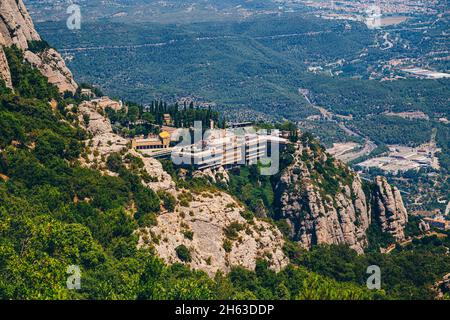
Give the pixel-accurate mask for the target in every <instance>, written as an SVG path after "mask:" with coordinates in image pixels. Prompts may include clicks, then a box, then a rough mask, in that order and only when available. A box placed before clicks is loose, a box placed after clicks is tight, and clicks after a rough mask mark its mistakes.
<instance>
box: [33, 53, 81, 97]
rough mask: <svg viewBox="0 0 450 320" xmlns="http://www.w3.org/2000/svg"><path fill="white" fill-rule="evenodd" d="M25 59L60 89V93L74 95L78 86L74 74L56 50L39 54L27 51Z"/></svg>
mask: <svg viewBox="0 0 450 320" xmlns="http://www.w3.org/2000/svg"><path fill="white" fill-rule="evenodd" d="M25 59H27V61H28V62H30V63H31V64H32V65H33V66H34V67H36V68H37V69H39V71H41V73H42V74H43V75H44V76H45V77H46V78H47V79H48V82H50V83H52V84H54V85H55V86H57V87H58V90H59V92H60V93H64V92H66V91H69V92H72V93H74V92H75V91H76V90H77V88H78V85H77V84H76V82H75V81H74V80H73V76H72V73H71V72H70V70H69V69H68V68H67V66H66V63H65V62H64V60H63V58H62V57H61V55H60V54H59V52H57V51H56V50H55V49H52V48H50V49H46V50H44V51H42V52H39V53H38V54H34V53H33V52H31V51H25Z"/></svg>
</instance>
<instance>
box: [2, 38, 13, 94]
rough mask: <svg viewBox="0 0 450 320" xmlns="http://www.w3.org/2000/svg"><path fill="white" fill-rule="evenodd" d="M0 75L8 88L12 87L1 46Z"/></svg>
mask: <svg viewBox="0 0 450 320" xmlns="http://www.w3.org/2000/svg"><path fill="white" fill-rule="evenodd" d="M0 77H1V78H2V79H3V80H4V81H5V83H6V86H7V87H8V88H12V81H11V72H10V71H9V65H8V61H7V60H6V56H5V52H4V51H3V48H2V47H0Z"/></svg>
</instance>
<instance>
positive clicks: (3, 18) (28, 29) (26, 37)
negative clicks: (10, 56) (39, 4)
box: [0, 0, 41, 50]
mask: <svg viewBox="0 0 450 320" xmlns="http://www.w3.org/2000/svg"><path fill="white" fill-rule="evenodd" d="M0 34H1V35H0V44H1V45H6V46H8V47H9V46H12V45H16V46H17V47H18V48H19V49H22V50H27V49H28V41H32V40H35V41H40V40H41V37H40V36H39V34H38V33H37V32H36V30H35V29H34V24H33V21H32V20H31V17H30V15H29V14H28V11H27V9H26V8H25V5H24V4H23V1H22V0H2V1H0Z"/></svg>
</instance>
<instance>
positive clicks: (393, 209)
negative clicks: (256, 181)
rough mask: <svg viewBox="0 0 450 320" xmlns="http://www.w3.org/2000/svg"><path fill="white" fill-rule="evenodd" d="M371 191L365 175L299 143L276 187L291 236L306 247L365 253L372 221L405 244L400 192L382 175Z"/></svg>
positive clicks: (283, 216) (403, 213)
mask: <svg viewBox="0 0 450 320" xmlns="http://www.w3.org/2000/svg"><path fill="white" fill-rule="evenodd" d="M368 189H369V188H367V190H366V192H364V187H363V183H362V181H361V179H360V177H359V176H358V175H357V174H356V173H354V172H352V171H350V170H349V169H348V167H346V166H345V165H344V164H343V163H341V162H340V161H337V160H334V159H332V158H330V157H329V156H328V155H327V154H326V152H324V150H323V149H322V148H321V147H320V146H318V145H312V144H308V143H303V144H302V143H298V144H296V145H295V152H294V153H293V161H292V162H291V164H290V165H289V166H288V167H287V168H286V169H285V170H284V171H283V173H282V175H281V177H280V181H279V183H278V185H277V187H276V192H277V196H278V197H279V199H280V200H279V204H278V206H279V214H280V218H282V219H286V221H287V222H288V224H289V225H290V227H291V234H290V236H291V238H292V239H293V240H294V241H298V242H299V244H300V245H301V246H303V247H305V248H307V249H309V248H311V247H312V246H313V245H316V244H345V245H348V246H349V247H351V248H352V249H354V250H355V251H357V252H358V253H360V254H361V253H363V252H364V249H365V247H366V246H367V245H368V239H367V230H368V228H369V226H370V225H371V223H372V220H373V219H377V222H378V223H379V225H380V226H381V231H382V232H385V233H389V234H391V235H392V236H393V237H394V239H395V240H396V241H401V240H403V239H404V237H405V235H404V228H405V226H406V223H407V222H408V213H407V211H406V209H405V207H404V205H403V200H402V197H401V195H400V192H399V191H398V189H397V188H395V187H391V186H390V185H389V183H388V182H387V181H386V179H385V178H381V177H379V178H377V179H376V182H375V184H374V185H373V191H372V192H370V191H369V190H368ZM366 193H367V194H366Z"/></svg>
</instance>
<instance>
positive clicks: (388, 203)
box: [373, 177, 408, 241]
mask: <svg viewBox="0 0 450 320" xmlns="http://www.w3.org/2000/svg"><path fill="white" fill-rule="evenodd" d="M373 197H374V217H376V218H377V219H378V222H379V224H380V226H381V229H382V231H383V232H387V233H389V234H391V235H392V236H393V237H394V239H395V240H397V241H401V240H404V239H405V233H404V229H405V226H406V224H407V223H408V212H407V211H406V208H405V206H404V204H403V199H402V196H401V194H400V191H399V190H398V189H397V188H396V187H392V186H391V185H389V183H388V182H387V181H386V178H384V177H377V178H376V180H375V192H374V195H373Z"/></svg>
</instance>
